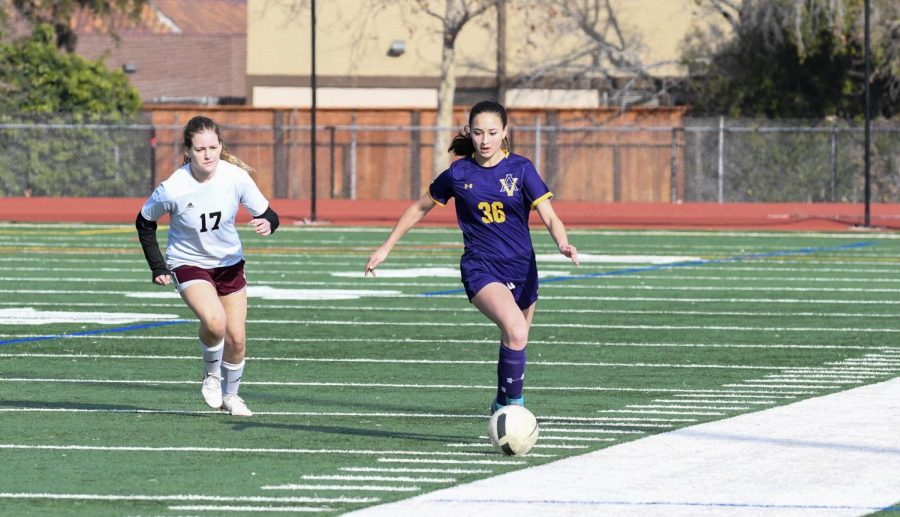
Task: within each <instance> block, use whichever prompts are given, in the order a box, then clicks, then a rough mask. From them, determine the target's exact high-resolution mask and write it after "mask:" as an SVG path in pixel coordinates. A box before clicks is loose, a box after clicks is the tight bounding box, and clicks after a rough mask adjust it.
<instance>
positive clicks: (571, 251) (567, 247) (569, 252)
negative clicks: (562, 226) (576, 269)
mask: <svg viewBox="0 0 900 517" xmlns="http://www.w3.org/2000/svg"><path fill="white" fill-rule="evenodd" d="M559 252H560V253H562V254H563V255H565V256H567V257H569V258H570V259H572V263H573V264H575V265H576V266H578V265H579V264H578V250H576V249H575V246H572V245H571V244H563V245H562V246H560V247H559Z"/></svg>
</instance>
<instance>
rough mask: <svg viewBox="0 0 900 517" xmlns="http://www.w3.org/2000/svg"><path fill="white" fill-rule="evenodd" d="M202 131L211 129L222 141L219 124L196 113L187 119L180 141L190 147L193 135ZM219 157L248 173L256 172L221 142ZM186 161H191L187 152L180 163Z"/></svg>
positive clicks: (185, 162) (186, 162) (185, 163)
mask: <svg viewBox="0 0 900 517" xmlns="http://www.w3.org/2000/svg"><path fill="white" fill-rule="evenodd" d="M204 131H212V132H213V133H215V134H216V136H217V137H218V138H219V143H222V128H221V127H219V125H218V124H216V123H215V121H213V119H211V118H209V117H204V116H203V115H197V116H196V117H194V118H192V119H191V120H190V121H188V123H187V125H186V126H184V140H183V142H182V144H183V145H184V148H185V149H190V147H191V144H192V142H193V140H194V135H196V134H197V133H202V132H204ZM220 159H222V160H225V161H226V162H228V163H230V164H232V165H236V166H238V167H240V168H242V169H244V170H245V171H247V173H248V174H254V173H255V172H256V169H254V168H253V167H251V166H249V165H247V164H246V163H245V162H244V160H241V159H240V158H238V157H237V156H235V155H233V154H231V152H230V151H228V150H227V149H225V145H224V144H222V154H221V155H220ZM188 163H191V158H190V156H188V154H187V153H185V154H184V160H183V161H182V162H181V164H182V165H187V164H188Z"/></svg>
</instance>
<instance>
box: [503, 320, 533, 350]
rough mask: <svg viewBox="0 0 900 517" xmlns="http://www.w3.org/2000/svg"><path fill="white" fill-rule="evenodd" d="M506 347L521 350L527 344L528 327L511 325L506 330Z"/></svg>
mask: <svg viewBox="0 0 900 517" xmlns="http://www.w3.org/2000/svg"><path fill="white" fill-rule="evenodd" d="M505 334H506V343H505V345H506V347H507V348H511V349H513V350H523V349H524V348H525V346H526V345H527V344H528V325H524V324H521V325H513V326H512V327H510V328H508V329H507V330H506V333H505Z"/></svg>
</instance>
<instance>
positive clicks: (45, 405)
mask: <svg viewBox="0 0 900 517" xmlns="http://www.w3.org/2000/svg"><path fill="white" fill-rule="evenodd" d="M3 407H7V408H35V409H48V410H49V409H64V410H71V411H107V412H110V413H115V412H117V411H120V412H123V413H129V412H139V411H158V412H160V413H166V414H170V415H181V416H190V417H202V418H208V417H209V415H205V414H198V413H197V412H196V411H195V410H189V409H184V410H176V409H173V410H169V411H164V410H159V409H155V408H146V407H139V406H128V405H121V404H83V403H74V402H56V401H54V402H41V401H37V400H4V401H3Z"/></svg>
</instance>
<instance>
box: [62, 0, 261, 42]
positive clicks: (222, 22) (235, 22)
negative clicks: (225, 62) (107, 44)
mask: <svg viewBox="0 0 900 517" xmlns="http://www.w3.org/2000/svg"><path fill="white" fill-rule="evenodd" d="M70 25H71V27H72V28H73V29H75V31H76V32H77V33H80V34H90V33H109V32H115V33H117V34H123V33H135V32H138V33H156V34H183V35H188V34H246V32H247V0H190V1H185V0H150V1H149V2H148V3H147V4H145V5H144V7H143V9H142V10H141V14H140V18H139V20H138V21H134V20H131V19H129V17H128V16H127V15H125V14H117V15H115V16H111V17H107V18H105V19H103V18H96V17H92V16H90V14H89V13H88V12H86V11H81V12H79V13H78V14H76V15H75V16H73V17H72V19H71V21H70Z"/></svg>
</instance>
